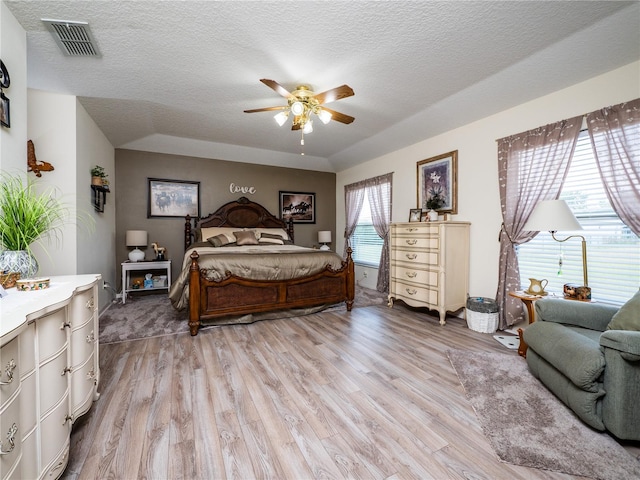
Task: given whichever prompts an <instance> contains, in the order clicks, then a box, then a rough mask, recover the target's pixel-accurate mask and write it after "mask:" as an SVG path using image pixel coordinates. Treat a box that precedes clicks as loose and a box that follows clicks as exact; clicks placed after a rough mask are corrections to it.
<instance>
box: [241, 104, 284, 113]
mask: <svg viewBox="0 0 640 480" xmlns="http://www.w3.org/2000/svg"><path fill="white" fill-rule="evenodd" d="M286 108H287V107H286V105H285V106H283V107H265V108H254V109H253V110H245V111H244V113H256V112H273V111H275V110H286Z"/></svg>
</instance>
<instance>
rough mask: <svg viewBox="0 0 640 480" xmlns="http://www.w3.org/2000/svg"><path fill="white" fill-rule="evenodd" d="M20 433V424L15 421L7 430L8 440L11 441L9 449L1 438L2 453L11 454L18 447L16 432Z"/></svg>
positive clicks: (0, 453)
mask: <svg viewBox="0 0 640 480" xmlns="http://www.w3.org/2000/svg"><path fill="white" fill-rule="evenodd" d="M17 433H18V426H17V425H16V424H15V423H14V424H13V425H11V427H10V428H9V431H8V432H7V442H9V450H5V449H4V446H3V445H2V441H1V440H0V455H9V454H10V453H11V452H13V449H14V448H16V434H17Z"/></svg>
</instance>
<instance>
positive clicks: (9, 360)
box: [0, 337, 20, 408]
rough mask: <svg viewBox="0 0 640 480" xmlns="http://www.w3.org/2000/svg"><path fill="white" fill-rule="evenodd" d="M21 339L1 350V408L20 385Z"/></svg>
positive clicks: (17, 338) (14, 340) (15, 339)
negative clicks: (19, 346)
mask: <svg viewBox="0 0 640 480" xmlns="http://www.w3.org/2000/svg"><path fill="white" fill-rule="evenodd" d="M19 342H20V340H19V337H16V338H14V339H13V340H11V341H10V342H9V343H7V344H5V345H3V346H2V348H0V408H2V405H4V403H5V402H6V401H7V399H8V398H9V397H11V395H13V394H14V393H15V391H16V390H17V389H18V386H19V385H20V356H19V355H20V352H19V348H18V345H19Z"/></svg>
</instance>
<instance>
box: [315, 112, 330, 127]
mask: <svg viewBox="0 0 640 480" xmlns="http://www.w3.org/2000/svg"><path fill="white" fill-rule="evenodd" d="M331 117H332V115H331V113H329V112H327V111H326V110H322V109H320V111H319V112H318V118H320V121H321V122H322V123H324V124H325V125H326V124H327V123H329V122H330V121H331Z"/></svg>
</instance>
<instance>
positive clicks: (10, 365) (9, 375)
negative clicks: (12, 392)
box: [0, 358, 17, 385]
mask: <svg viewBox="0 0 640 480" xmlns="http://www.w3.org/2000/svg"><path fill="white" fill-rule="evenodd" d="M16 366H17V365H16V361H15V360H14V359H13V358H12V359H11V360H9V363H7V366H6V367H5V369H4V373H5V375H6V376H7V379H8V381H7V382H3V381H0V385H9V384H10V383H11V382H13V371H14V370H15V369H16ZM0 375H2V372H0Z"/></svg>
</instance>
